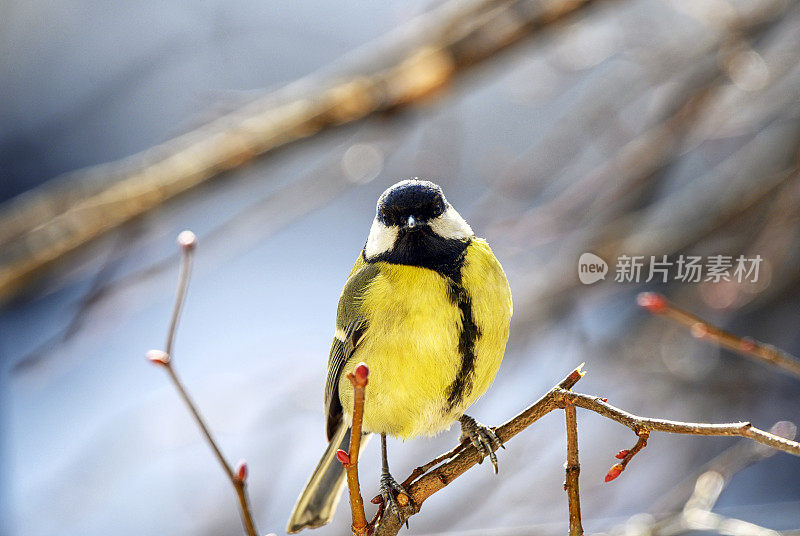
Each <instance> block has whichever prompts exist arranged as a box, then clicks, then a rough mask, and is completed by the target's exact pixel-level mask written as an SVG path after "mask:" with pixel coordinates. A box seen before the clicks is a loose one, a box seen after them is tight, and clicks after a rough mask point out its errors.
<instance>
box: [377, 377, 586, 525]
mask: <svg viewBox="0 0 800 536" xmlns="http://www.w3.org/2000/svg"><path fill="white" fill-rule="evenodd" d="M582 366H583V365H581V366H580V367H578V368H576V369H575V370H573V371H572V372H571V373H570V374H569V375H568V376H567V377H566V378H564V379H563V380H562V381H561V382H559V384H558V385H556V386H555V387H553V388H552V389H551V390H550V391H548V392H547V393H546V394H545V395H544V396H542V397H541V398H540V399H539V400H537V401H536V402H534V403H533V404H531V405H530V406H528V407H527V408H526V409H525V410H523V411H522V412H521V413H519V414H518V415H517V416H515V417H514V418H512V419H511V420H509V421H507V422H506V423H504V424H502V425H500V426H498V427H497V428H495V430H494V431H495V433H496V434H497V436H498V437H499V438H500V440H501V441H502V442H503V443H506V442H508V441H509V440H510V439H511V438H512V437H514V436H515V435H517V434H518V433H520V432H521V431H523V430H524V429H525V428H527V427H528V426H530V425H531V424H533V423H534V422H536V421H537V420H539V419H540V418H541V417H543V416H544V415H547V414H548V413H550V412H551V411H553V410H554V409H558V407H559V405H558V402H557V400H556V398H555V396H556V393H557V392H558V391H559V390H560V389H571V388H572V387H573V386H574V385H575V384H576V383H577V382H578V380H580V379H581V378H582V377H583V371H582V370H581V367H582ZM480 461H482V458H481V456H480V454H479V453H478V449H476V448H475V447H474V446H473V445H472V444H471V443H470V444H468V445H466V446H465V447H464V448H463V449H462V450H461V452H460V453H459V454H457V455H456V456H455V457H453V458H452V459H451V460H449V461H448V462H447V463H445V464H443V465H440V466H439V467H436V468H435V469H433V470H432V471H430V472H428V473H426V474H424V475H422V476H421V477H420V478H419V479H418V480H415V481H414V482H412V483H411V484H410V485H408V486H405V488H406V490H407V491H408V493H409V495H410V496H411V502H410V503H409V504H408V506H406V507H404V508H403V518H404V519H408V518H409V517H411V516H412V515H414V514H416V513H417V512H419V510H420V508H421V507H422V503H423V502H424V501H425V499H427V498H428V497H430V496H431V495H433V494H434V493H436V492H437V491H439V490H441V489H443V488H444V487H446V486H447V485H448V484H450V483H451V482H452V481H453V480H455V479H456V478H458V477H459V476H460V475H462V474H463V473H465V472H466V471H467V470H468V469H470V468H471V467H473V466H474V465H477V464H478V462H480ZM426 465H429V464H426ZM406 481H408V480H406ZM401 526H402V525H401V523H400V521H399V519H398V518H397V516H386V517H385V518H384V519H381V520H380V522H379V523H378V525H377V526H376V527H375V532H374V536H390V535H394V534H397V532H398V531H399V530H400V527H401Z"/></svg>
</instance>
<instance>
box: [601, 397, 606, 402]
mask: <svg viewBox="0 0 800 536" xmlns="http://www.w3.org/2000/svg"><path fill="white" fill-rule="evenodd" d="M600 400H602V401H603V402H608V399H607V398H601V399H600Z"/></svg>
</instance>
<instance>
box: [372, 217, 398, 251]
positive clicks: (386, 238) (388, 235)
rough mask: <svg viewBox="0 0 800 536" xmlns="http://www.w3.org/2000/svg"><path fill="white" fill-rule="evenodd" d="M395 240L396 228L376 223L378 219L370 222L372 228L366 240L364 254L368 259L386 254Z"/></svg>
mask: <svg viewBox="0 0 800 536" xmlns="http://www.w3.org/2000/svg"><path fill="white" fill-rule="evenodd" d="M395 240H397V228H396V227H387V226H385V225H384V224H382V223H381V222H379V221H378V218H375V219H374V220H372V228H370V230H369V237H368V238H367V246H366V248H364V253H365V255H366V256H367V258H368V259H371V258H372V257H375V256H377V255H380V254H381V253H386V252H387V251H389V250H390V249H392V246H394V241H395Z"/></svg>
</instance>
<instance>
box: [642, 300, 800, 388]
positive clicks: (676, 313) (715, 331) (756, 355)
mask: <svg viewBox="0 0 800 536" xmlns="http://www.w3.org/2000/svg"><path fill="white" fill-rule="evenodd" d="M636 301H637V303H638V304H639V306H641V307H642V308H643V309H646V310H647V311H648V312H650V313H652V314H654V315H661V316H664V317H666V318H669V319H670V320H672V321H673V322H677V323H678V324H681V325H682V326H685V327H687V328H688V329H689V332H690V333H691V334H692V337H694V338H696V339H700V340H705V341H709V342H712V343H714V344H718V345H719V346H722V347H723V348H727V349H728V350H731V351H733V352H736V353H738V354H740V355H743V356H745V357H749V358H751V359H754V360H756V361H758V362H760V363H763V364H766V365H770V366H774V367H777V368H779V369H780V370H781V371H783V372H786V373H789V374H792V375H794V376H796V377H798V378H800V359H798V358H797V357H795V356H793V355H791V354H790V353H788V352H785V351H783V350H781V349H779V348H776V347H774V346H772V345H771V344H766V343H763V342H759V341H757V340H755V339H753V338H751V337H740V336H739V335H736V334H733V333H730V332H729V331H725V330H723V329H721V328H719V327H717V326H715V325H713V324H710V323H709V322H706V321H705V320H703V319H702V318H700V317H699V316H696V315H694V314H692V313H690V312H688V311H686V310H684V309H681V308H680V307H677V306H675V305H673V304H672V303H670V301H669V300H667V298H665V297H664V296H663V295H662V294H658V293H656V292H642V293H641V294H639V295H638V296H637V298H636Z"/></svg>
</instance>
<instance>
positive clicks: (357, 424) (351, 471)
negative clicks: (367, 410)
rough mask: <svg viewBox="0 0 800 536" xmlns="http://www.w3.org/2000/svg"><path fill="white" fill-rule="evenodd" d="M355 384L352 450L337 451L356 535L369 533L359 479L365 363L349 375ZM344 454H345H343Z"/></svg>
mask: <svg viewBox="0 0 800 536" xmlns="http://www.w3.org/2000/svg"><path fill="white" fill-rule="evenodd" d="M347 379H348V380H350V383H351V384H353V423H352V426H351V428H350V452H348V453H342V452H341V451H339V452H337V456H338V457H339V461H341V462H342V463H343V464H344V467H345V469H346V471H347V489H348V491H349V493H350V510H351V511H352V515H353V525H352V530H353V534H354V535H355V536H366V535H367V527H368V525H367V515H366V513H365V512H364V499H363V498H362V497H361V485H360V484H359V481H358V455H359V450H360V449H361V423H362V421H363V418H364V395H365V391H366V387H367V383H368V382H369V369H368V368H367V365H366V364H364V363H359V364H358V365H356V368H355V369H354V372H351V373H349V374H348V375H347ZM343 454H344V455H343Z"/></svg>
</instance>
